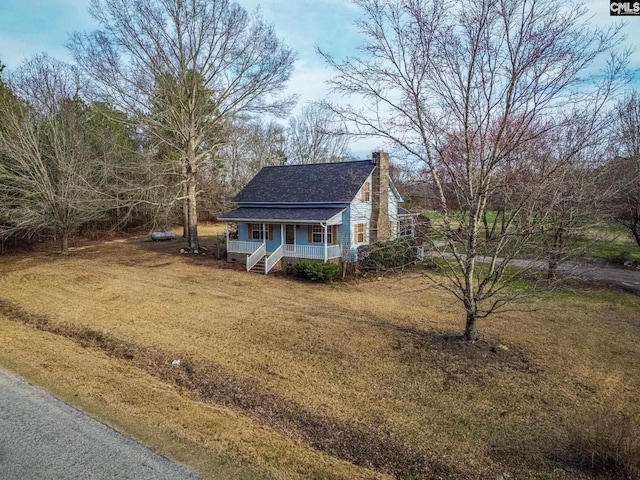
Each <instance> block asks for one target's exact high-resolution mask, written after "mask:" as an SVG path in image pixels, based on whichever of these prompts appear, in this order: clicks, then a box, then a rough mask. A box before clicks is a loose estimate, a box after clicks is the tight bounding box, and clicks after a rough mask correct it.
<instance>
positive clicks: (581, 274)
mask: <svg viewBox="0 0 640 480" xmlns="http://www.w3.org/2000/svg"><path fill="white" fill-rule="evenodd" d="M431 255H432V256H433V257H445V258H453V256H452V255H451V254H450V253H446V252H444V253H441V252H437V251H433V252H432V253H431ZM477 260H478V262H480V263H489V262H491V257H477ZM498 261H499V262H500V261H502V259H501V258H498ZM509 265H510V266H512V267H516V268H529V269H535V270H546V269H547V263H546V262H543V261H541V260H521V259H514V260H510V261H509ZM557 273H558V274H560V275H566V276H573V277H577V278H581V279H583V280H595V281H597V282H602V283H607V284H609V285H614V286H616V287H619V288H622V289H624V290H627V291H628V292H631V293H634V294H636V295H640V270H634V269H626V268H622V267H612V266H610V265H608V264H606V263H604V262H603V261H599V260H592V259H584V258H583V259H576V260H569V261H567V262H564V263H561V264H560V265H559V266H558V268H557Z"/></svg>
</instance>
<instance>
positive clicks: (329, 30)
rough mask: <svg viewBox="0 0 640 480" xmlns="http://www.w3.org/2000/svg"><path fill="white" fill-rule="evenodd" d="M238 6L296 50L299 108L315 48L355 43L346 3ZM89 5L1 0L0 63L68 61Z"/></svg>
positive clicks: (338, 52)
mask: <svg viewBox="0 0 640 480" xmlns="http://www.w3.org/2000/svg"><path fill="white" fill-rule="evenodd" d="M239 3H240V4H242V5H243V6H245V7H246V8H247V9H248V10H250V11H253V10H254V9H255V8H257V7H258V6H259V7H260V10H261V12H262V15H263V17H264V18H265V20H267V21H268V22H269V23H273V24H274V27H275V30H276V32H277V34H278V35H279V36H280V37H281V38H283V39H284V40H285V41H286V42H287V43H288V44H289V45H290V46H292V47H293V48H294V49H295V50H297V52H298V61H297V63H296V69H295V72H294V74H293V76H292V78H291V81H290V84H289V90H290V92H291V93H295V94H298V95H299V96H300V102H299V106H301V105H304V104H305V103H306V102H309V101H315V100H320V99H323V98H325V97H326V95H327V92H326V87H325V85H324V81H325V80H326V79H327V78H329V76H330V75H331V72H330V71H329V70H328V69H327V68H326V67H325V65H324V63H323V61H322V59H321V58H320V57H319V56H318V55H317V54H316V53H315V50H314V47H315V45H319V46H320V47H321V48H322V49H323V50H326V51H328V52H330V53H331V54H332V55H334V56H336V57H338V58H340V57H343V56H345V55H347V54H350V53H353V52H354V46H355V45H357V44H358V31H357V28H356V27H355V26H354V21H355V20H356V18H357V17H358V9H357V8H356V7H355V6H354V5H353V4H351V3H349V2H348V1H347V0H239ZM88 4H89V0H0V61H2V62H3V63H4V64H6V65H7V67H8V68H9V69H13V68H16V67H17V66H18V65H19V64H20V63H21V62H22V61H23V60H24V59H26V58H30V57H31V56H33V55H35V54H37V53H40V52H47V53H48V54H49V55H51V56H53V57H56V58H59V59H61V60H68V61H70V60H71V57H70V55H69V52H68V51H67V49H66V48H65V46H64V45H65V43H66V42H67V38H68V35H69V34H70V33H72V32H74V31H84V30H91V29H93V28H95V26H96V24H95V23H94V21H93V19H92V18H91V17H90V16H89V14H88V13H87V6H88ZM586 4H587V6H588V8H589V9H590V11H591V13H592V14H593V16H594V19H593V22H594V24H598V25H605V24H609V23H611V22H613V21H614V20H616V18H615V17H610V16H609V2H608V1H607V0H589V1H587V2H586ZM618 18H619V17H618ZM625 20H626V21H627V23H628V24H627V26H626V31H627V34H628V37H629V38H628V39H627V45H628V46H629V47H632V48H634V49H635V50H636V53H635V54H634V63H635V65H636V66H640V35H638V34H637V33H636V32H637V31H638V29H639V28H640V16H639V17H626V18H625ZM634 34H635V35H634ZM298 108H299V107H298ZM378 146H380V145H376V141H367V142H365V143H362V142H359V143H358V145H354V147H355V148H354V150H356V151H357V152H358V153H360V152H364V151H367V150H371V149H375V148H377V147H378Z"/></svg>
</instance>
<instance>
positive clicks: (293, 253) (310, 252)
mask: <svg viewBox="0 0 640 480" xmlns="http://www.w3.org/2000/svg"><path fill="white" fill-rule="evenodd" d="M327 254H328V258H339V257H341V256H342V247H341V246H340V245H328V246H327ZM284 256H285V257H293V258H308V259H316V260H322V259H324V246H323V245H285V246H284Z"/></svg>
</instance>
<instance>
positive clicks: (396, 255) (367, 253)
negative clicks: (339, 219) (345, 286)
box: [358, 237, 418, 271]
mask: <svg viewBox="0 0 640 480" xmlns="http://www.w3.org/2000/svg"><path fill="white" fill-rule="evenodd" d="M416 247H417V246H416V242H415V240H414V239H412V238H403V237H401V238H397V239H395V240H391V241H389V242H376V243H372V244H371V245H363V246H361V247H359V248H358V265H359V267H360V270H364V271H366V270H375V271H378V270H401V269H403V268H405V267H406V266H407V265H410V264H412V263H414V262H416V261H417V260H418V251H417V248H416Z"/></svg>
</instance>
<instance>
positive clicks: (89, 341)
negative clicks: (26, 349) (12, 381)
mask: <svg viewBox="0 0 640 480" xmlns="http://www.w3.org/2000/svg"><path fill="white" fill-rule="evenodd" d="M0 313H1V314H3V315H5V316H6V317H7V318H8V319H11V320H13V321H19V322H21V323H23V324H25V325H28V326H31V327H34V328H37V329H39V330H42V331H46V332H49V333H54V334H57V335H61V336H64V337H66V338H69V339H72V340H74V341H76V342H77V343H78V344H80V345H81V346H83V347H85V348H94V349H97V350H100V351H102V352H104V353H106V354H107V355H109V356H112V357H115V358H119V359H122V360H126V361H128V362H130V363H131V364H133V365H134V366H135V367H137V368H140V369H142V370H144V371H145V372H147V373H149V374H151V375H153V376H155V377H156V378H159V379H160V380H162V381H163V382H166V383H168V384H171V385H173V386H175V387H177V388H178V389H179V390H180V391H181V392H182V393H183V394H186V395H190V396H192V397H195V398H197V399H198V400H200V401H204V402H209V403H212V404H217V405H222V406H226V407H231V408H234V409H236V410H240V411H241V412H242V413H244V414H248V415H250V416H252V417H253V418H256V419H257V420H259V421H260V422H263V423H265V424H267V425H269V426H271V427H273V428H275V429H276V430H278V431H280V432H283V433H285V434H287V435H293V436H295V437H297V438H299V439H302V440H303V441H304V442H306V443H308V444H309V445H311V446H313V447H314V448H317V449H319V450H321V451H324V452H326V453H329V454H331V455H333V456H336V457H338V458H340V459H343V460H347V461H349V462H351V463H353V464H355V465H358V466H362V467H366V468H370V469H373V470H376V471H379V472H382V473H387V474H390V475H393V476H394V477H397V478H416V479H418V478H420V479H440V478H460V479H462V478H472V476H471V475H470V473H469V472H465V471H464V470H463V469H461V468H460V467H458V466H455V465H452V464H449V463H446V462H444V461H442V460H440V459H434V458H430V457H429V455H428V454H427V453H426V452H422V451H420V450H418V449H416V448H414V447H412V446H410V445H407V444H405V443H404V442H402V441H401V440H400V439H398V438H396V436H395V435H394V433H393V432H392V431H389V430H386V429H385V428H384V427H379V428H375V429H374V428H371V426H369V425H365V424H361V423H356V422H346V421H343V420H338V419H335V418H331V417H328V416H320V415H317V414H314V413H311V412H309V411H307V410H306V409H304V408H303V407H302V406H301V405H299V404H297V403H295V402H292V401H291V400H288V399H285V398H282V397H280V396H278V395H275V394H273V393H271V392H269V391H268V390H266V389H265V388H263V387H262V386H261V385H260V384H259V383H258V382H257V381H255V380H252V379H243V378H239V377H237V376H234V375H233V374H231V373H229V372H227V371H225V370H224V369H223V368H221V367H220V366H219V365H217V364H215V363H212V362H205V361H195V360H190V359H188V358H185V357H184V356H182V355H180V354H178V353H175V352H174V353H172V354H170V353H168V352H163V351H159V350H150V349H147V348H144V347H141V346H139V345H136V344H134V343H131V342H126V341H123V340H120V339H117V338H115V337H113V336H111V335H109V334H106V333H103V332H98V331H95V330H92V329H90V328H87V327H76V326H72V325H67V324H54V323H53V322H51V321H50V320H49V318H47V317H46V316H44V315H34V314H31V313H30V312H28V311H26V310H24V309H22V308H21V307H19V306H17V305H14V304H12V303H10V302H7V301H4V300H0Z"/></svg>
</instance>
